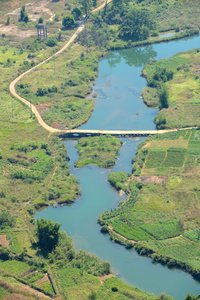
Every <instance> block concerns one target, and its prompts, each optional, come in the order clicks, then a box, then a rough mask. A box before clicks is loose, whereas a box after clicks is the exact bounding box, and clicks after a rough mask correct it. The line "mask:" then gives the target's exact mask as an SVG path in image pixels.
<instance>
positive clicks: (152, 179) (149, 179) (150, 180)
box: [132, 175, 167, 184]
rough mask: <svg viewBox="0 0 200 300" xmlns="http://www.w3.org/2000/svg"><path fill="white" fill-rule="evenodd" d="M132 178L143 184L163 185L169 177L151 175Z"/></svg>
mask: <svg viewBox="0 0 200 300" xmlns="http://www.w3.org/2000/svg"><path fill="white" fill-rule="evenodd" d="M132 178H133V179H135V180H137V181H140V182H143V183H149V184H154V183H157V184H163V183H164V182H165V181H166V179H167V176H162V175H159V176H156V175H150V176H140V177H137V176H132Z"/></svg>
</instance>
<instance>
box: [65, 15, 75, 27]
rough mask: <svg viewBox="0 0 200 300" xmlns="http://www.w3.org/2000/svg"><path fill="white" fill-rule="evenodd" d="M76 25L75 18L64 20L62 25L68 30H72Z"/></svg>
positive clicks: (69, 17)
mask: <svg viewBox="0 0 200 300" xmlns="http://www.w3.org/2000/svg"><path fill="white" fill-rule="evenodd" d="M75 24H76V22H75V20H74V17H73V16H66V17H64V18H63V21H62V25H63V26H64V27H65V28H66V29H70V28H72V27H74V26H75Z"/></svg>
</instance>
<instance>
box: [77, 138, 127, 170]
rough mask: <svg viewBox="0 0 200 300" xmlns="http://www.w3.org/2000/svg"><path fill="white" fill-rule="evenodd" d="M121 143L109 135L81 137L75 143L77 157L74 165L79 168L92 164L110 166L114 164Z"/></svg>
mask: <svg viewBox="0 0 200 300" xmlns="http://www.w3.org/2000/svg"><path fill="white" fill-rule="evenodd" d="M122 144H123V142H122V141H120V140H119V139H117V138H116V137H113V136H110V135H105V136H103V135H102V136H100V137H98V136H97V137H96V136H95V137H88V138H81V139H79V140H78V143H77V144H76V148H77V149H78V154H79V158H78V160H77V161H75V166H76V167H77V168H81V167H84V166H87V165H89V164H94V165H97V166H99V167H101V168H110V167H112V166H113V165H114V164H115V160H116V158H117V156H118V153H119V150H120V147H121V145H122Z"/></svg>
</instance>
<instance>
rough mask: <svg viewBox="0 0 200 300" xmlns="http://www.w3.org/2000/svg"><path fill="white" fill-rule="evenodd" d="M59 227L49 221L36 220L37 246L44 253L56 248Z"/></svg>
mask: <svg viewBox="0 0 200 300" xmlns="http://www.w3.org/2000/svg"><path fill="white" fill-rule="evenodd" d="M60 226H61V224H58V223H55V222H52V221H51V220H49V221H47V220H45V219H41V220H37V237H38V245H39V247H40V248H41V250H42V251H43V252H44V253H49V252H51V251H52V250H53V249H54V248H55V247H56V246H57V244H58V239H59V229H60Z"/></svg>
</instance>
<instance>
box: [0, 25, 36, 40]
mask: <svg viewBox="0 0 200 300" xmlns="http://www.w3.org/2000/svg"><path fill="white" fill-rule="evenodd" d="M3 33H4V34H5V35H14V36H17V37H19V38H20V39H25V38H27V37H29V36H33V35H35V36H36V35H37V32H36V30H21V29H19V28H18V27H17V26H14V25H9V26H1V27H0V34H3Z"/></svg>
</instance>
